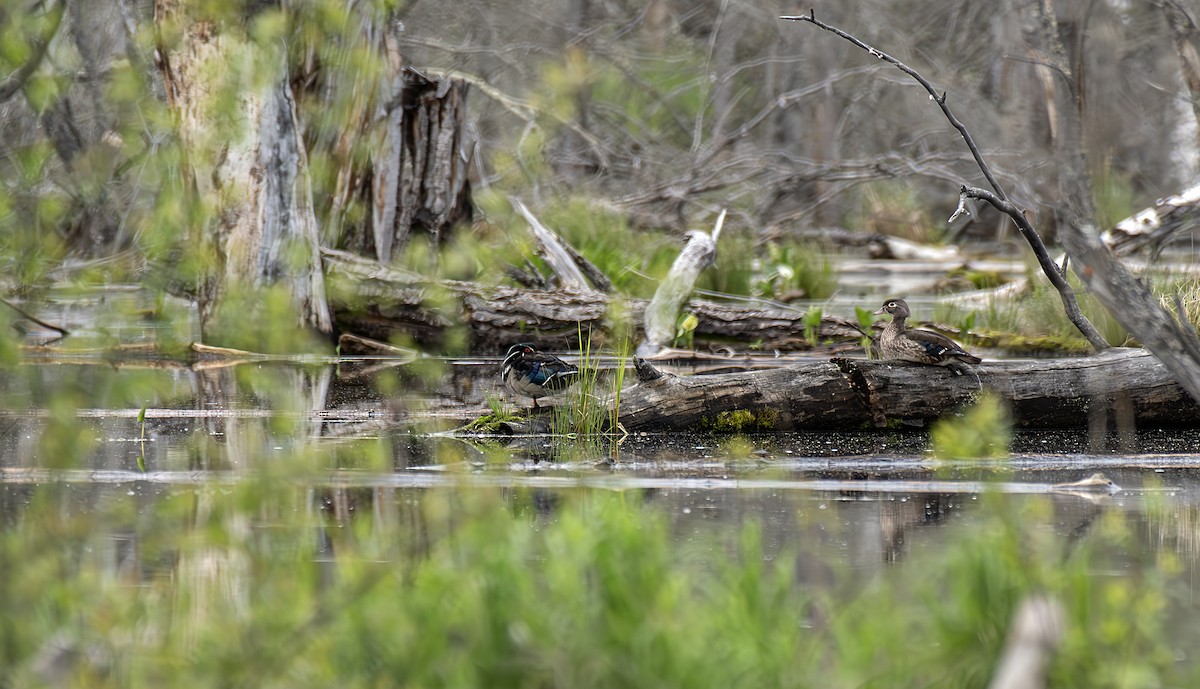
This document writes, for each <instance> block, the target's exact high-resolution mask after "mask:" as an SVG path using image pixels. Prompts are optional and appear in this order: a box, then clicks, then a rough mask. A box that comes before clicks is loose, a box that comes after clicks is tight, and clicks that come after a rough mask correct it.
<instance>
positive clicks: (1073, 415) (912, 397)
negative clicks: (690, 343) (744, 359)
mask: <svg viewBox="0 0 1200 689" xmlns="http://www.w3.org/2000/svg"><path fill="white" fill-rule="evenodd" d="M650 370H651V371H653V369H650ZM974 372H975V373H977V374H978V380H976V377H975V376H971V375H955V373H954V372H953V371H951V370H949V369H946V368H943V367H940V366H923V365H921V364H910V363H905V362H891V361H868V360H866V359H835V360H833V361H818V362H813V363H804V364H796V365H794V366H788V367H786V368H778V369H771V370H767V371H750V372H742V373H722V374H713V375H705V376H690V377H686V378H685V377H678V376H673V375H671V374H667V373H664V374H662V375H661V378H658V379H653V380H650V381H649V382H642V383H639V384H637V385H634V386H632V387H629V388H626V389H625V390H623V391H622V392H621V409H620V419H621V423H622V424H623V425H624V427H625V428H626V429H627V430H630V431H634V430H640V431H665V430H682V429H689V430H741V431H754V430H763V431H768V430H769V431H795V430H815V429H856V428H857V429H861V428H874V427H880V426H884V425H887V424H888V423H890V422H892V421H898V422H904V423H917V424H924V423H927V422H930V421H933V420H935V419H937V418H940V417H943V416H947V415H950V414H953V413H955V412H957V411H958V410H959V409H961V408H962V407H963V406H964V405H965V404H967V403H970V402H971V401H973V400H974V399H975V397H976V396H977V395H978V393H979V391H980V389H981V386H982V388H983V389H987V390H989V391H991V392H992V393H994V394H996V395H997V396H999V397H1000V398H1001V399H1003V400H1005V401H1007V402H1008V404H1009V406H1010V409H1011V410H1012V414H1013V418H1014V420H1015V422H1016V424H1017V425H1018V426H1019V427H1023V428H1087V427H1088V422H1089V414H1092V415H1093V416H1095V415H1096V414H1098V415H1102V416H1105V417H1106V418H1107V417H1108V416H1109V415H1113V416H1114V417H1115V418H1116V420H1117V421H1118V422H1119V423H1121V424H1127V423H1128V422H1129V420H1130V418H1132V421H1133V423H1135V424H1137V425H1138V426H1141V427H1158V426H1171V427H1192V428H1195V427H1200V406H1198V405H1196V404H1194V403H1192V401H1191V399H1190V398H1189V397H1188V394H1187V392H1186V391H1185V390H1184V389H1183V388H1182V387H1180V386H1179V385H1178V384H1177V383H1175V381H1174V380H1173V379H1172V378H1171V376H1170V374H1169V373H1167V371H1166V369H1165V368H1164V367H1163V365H1162V364H1161V363H1160V362H1159V361H1158V360H1157V359H1155V358H1154V357H1153V356H1152V355H1151V354H1150V353H1149V352H1146V351H1145V350H1140V349H1111V350H1108V351H1107V352H1105V353H1102V354H1097V355H1095V356H1091V357H1085V358H1073V359H1034V360H1025V361H995V362H985V363H983V364H980V365H978V366H976V367H974ZM650 375H651V374H650V373H649V372H643V371H642V370H641V369H640V368H639V370H638V379H639V381H643V380H647V379H648V378H649V377H650Z"/></svg>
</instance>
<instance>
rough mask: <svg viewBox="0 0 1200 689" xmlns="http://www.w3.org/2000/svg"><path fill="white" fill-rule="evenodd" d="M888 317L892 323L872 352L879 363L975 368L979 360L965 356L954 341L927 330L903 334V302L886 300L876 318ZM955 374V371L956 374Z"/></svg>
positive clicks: (910, 331) (904, 313)
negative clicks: (896, 362)
mask: <svg viewBox="0 0 1200 689" xmlns="http://www.w3.org/2000/svg"><path fill="white" fill-rule="evenodd" d="M883 313H890V314H891V315H892V322H891V323H889V324H888V326H887V327H886V328H884V329H883V334H882V335H880V336H879V342H878V344H877V345H876V347H875V351H876V352H877V353H878V354H879V358H880V359H898V360H900V361H915V362H916V363H918V364H936V365H938V366H949V367H951V368H955V367H957V366H959V365H961V364H959V362H965V363H968V364H978V363H979V362H980V361H981V359H980V358H979V357H977V356H972V355H971V354H969V353H967V352H966V350H964V349H963V348H962V347H959V346H958V345H957V344H955V343H954V340H951V339H950V338H948V337H946V336H945V335H942V334H941V333H935V332H932V331H929V330H906V329H905V327H904V321H905V319H906V318H908V317H909V315H911V313H912V312H911V311H909V310H908V304H907V303H905V301H904V300H903V299H889V300H887V301H885V302H884V303H883V307H881V308H880V309H879V310H878V311H876V312H875V314H876V315H879V314H883ZM956 372H957V370H956Z"/></svg>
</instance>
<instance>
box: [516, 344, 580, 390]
mask: <svg viewBox="0 0 1200 689" xmlns="http://www.w3.org/2000/svg"><path fill="white" fill-rule="evenodd" d="M519 364H520V365H518V366H517V367H516V368H517V370H518V371H520V372H521V373H522V374H523V375H525V376H527V377H528V379H529V382H531V383H534V384H535V385H541V386H542V387H545V388H549V389H551V390H553V389H556V388H561V387H566V386H568V385H570V384H571V383H573V382H574V381H575V378H576V377H577V376H578V375H579V367H578V366H576V365H575V364H568V363H567V362H565V361H563V360H562V359H559V358H558V357H556V356H554V355H553V354H546V353H544V352H535V353H533V354H530V355H527V356H525V357H524V358H523V359H522V360H521V361H520V362H519Z"/></svg>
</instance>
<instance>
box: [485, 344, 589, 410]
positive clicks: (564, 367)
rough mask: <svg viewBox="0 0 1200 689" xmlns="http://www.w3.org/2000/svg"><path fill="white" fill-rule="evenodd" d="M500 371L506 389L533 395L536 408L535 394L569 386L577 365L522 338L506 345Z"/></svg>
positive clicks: (546, 393) (577, 372)
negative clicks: (541, 349) (521, 341)
mask: <svg viewBox="0 0 1200 689" xmlns="http://www.w3.org/2000/svg"><path fill="white" fill-rule="evenodd" d="M501 374H502V375H503V377H504V384H505V385H507V386H508V388H509V389H510V390H512V391H513V392H515V393H517V394H518V395H525V396H526V397H531V398H533V406H534V408H537V406H538V403H537V401H538V398H540V397H545V396H547V395H552V394H554V393H556V392H561V391H562V390H566V389H567V388H568V387H570V385H571V383H574V382H575V380H576V379H577V378H579V367H578V366H576V365H574V364H568V363H567V362H565V361H563V360H562V359H559V358H558V357H556V356H554V355H553V354H546V353H545V352H539V351H538V350H537V349H534V347H533V345H531V344H529V343H525V342H523V343H521V344H515V345H513V346H511V347H509V348H508V354H507V355H505V357H504V364H503V367H502V368H501Z"/></svg>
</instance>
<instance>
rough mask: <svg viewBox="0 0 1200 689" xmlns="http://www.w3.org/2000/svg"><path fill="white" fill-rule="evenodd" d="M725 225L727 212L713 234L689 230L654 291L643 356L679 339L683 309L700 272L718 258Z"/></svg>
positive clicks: (645, 323)
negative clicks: (677, 328)
mask: <svg viewBox="0 0 1200 689" xmlns="http://www.w3.org/2000/svg"><path fill="white" fill-rule="evenodd" d="M724 224H725V211H724V210H722V211H721V214H720V215H719V216H717V222H716V225H714V227H713V231H712V234H711V235H710V234H708V233H706V232H700V231H699V230H689V231H688V233H687V238H688V241H687V244H686V245H684V247H683V250H682V251H680V252H679V255H678V256H676V257H675V262H674V263H672V264H671V269H670V270H669V271H667V276H666V277H664V278H663V280H662V282H661V283H659V285H658V289H657V290H655V291H654V298H652V299H651V300H650V304H649V305H648V306H646V310H645V312H644V314H643V317H642V321H643V328H644V330H645V333H646V339H645V341H644V342H642V343H641V344H640V345H638V348H637V350H638V354H639V355H640V356H650V355H652V354H654V353H655V352H658V351H659V350H660V349H662V348H663V347H666V346H667V345H669V344H671V341H672V340H674V339H675V324H676V322H677V321H678V320H679V308H680V307H681V306H683V303H684V302H685V301H687V298H688V296H689V295H690V294H691V293H692V289H693V288H695V286H696V280H697V278H699V277H700V273H702V272H703V271H704V269H705V268H707V267H709V266H711V265H712V263H713V261H714V260H715V259H716V257H717V240H718V239H719V238H720V237H721V227H722V226H723V225H724Z"/></svg>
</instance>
